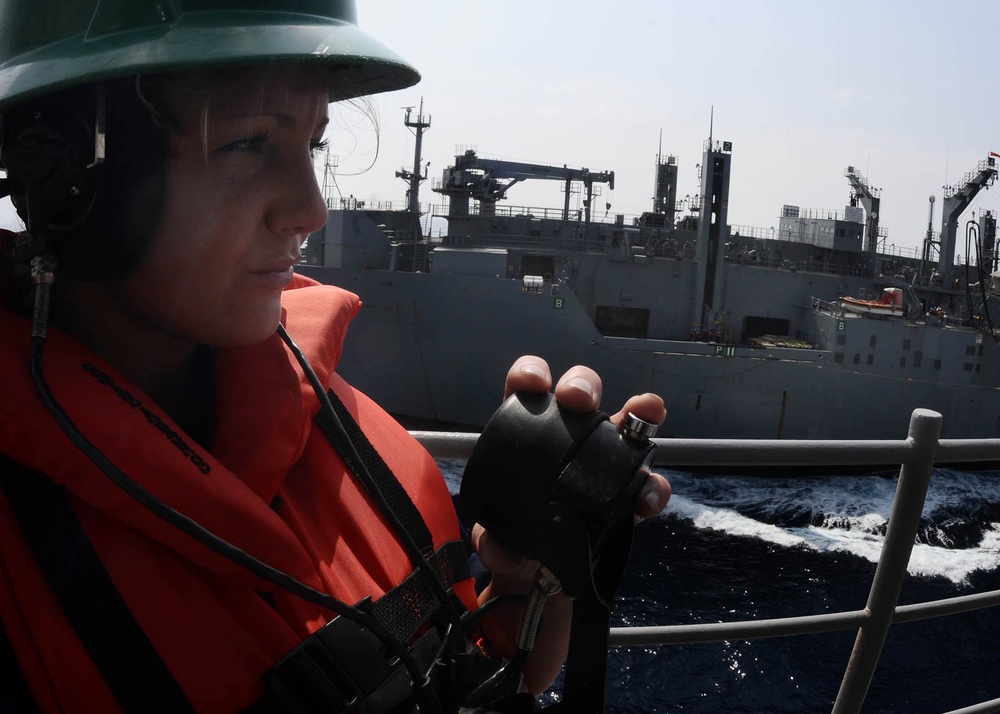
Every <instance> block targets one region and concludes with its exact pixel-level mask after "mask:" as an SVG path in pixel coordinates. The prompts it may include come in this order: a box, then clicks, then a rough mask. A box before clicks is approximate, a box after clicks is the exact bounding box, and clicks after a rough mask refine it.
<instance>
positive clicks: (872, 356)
mask: <svg viewBox="0 0 1000 714" xmlns="http://www.w3.org/2000/svg"><path fill="white" fill-rule="evenodd" d="M868 364H875V355H868Z"/></svg>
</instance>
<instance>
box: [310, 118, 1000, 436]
mask: <svg viewBox="0 0 1000 714" xmlns="http://www.w3.org/2000/svg"><path fill="white" fill-rule="evenodd" d="M427 123H428V124H429V119H428V120H427ZM418 136H419V135H418ZM732 160H733V148H732V144H731V143H729V142H726V141H718V140H715V139H709V140H708V141H706V142H705V145H704V150H703V156H702V163H701V164H700V166H701V173H700V180H701V185H700V195H698V196H696V197H694V198H693V199H692V198H691V197H688V198H687V199H685V200H684V201H683V202H678V201H677V194H678V188H677V165H676V160H675V159H674V158H673V157H672V156H667V157H664V156H662V155H661V154H658V155H657V159H656V171H655V185H654V198H653V206H652V210H650V211H648V212H646V213H643V214H642V215H640V216H638V217H634V218H630V219H628V220H626V218H625V216H623V215H615V216H610V217H608V218H607V219H605V218H604V217H603V216H601V215H599V211H596V210H594V209H595V199H596V197H597V196H598V195H599V187H600V186H601V185H608V186H609V187H613V182H614V172H612V171H590V170H589V169H586V168H570V167H567V166H562V167H559V166H547V165H536V164H525V163H517V162H510V161H499V160H492V159H485V158H482V157H480V156H478V154H477V152H476V151H474V150H465V151H462V152H460V153H458V154H457V155H456V157H455V162H454V164H453V165H452V166H449V167H448V168H447V169H445V171H444V172H443V174H442V177H441V179H440V181H439V182H437V183H436V185H435V186H434V190H435V191H436V192H438V193H439V194H441V195H443V196H444V197H446V198H447V199H448V209H447V211H444V212H440V213H439V217H441V218H444V219H446V220H447V226H448V227H447V231H446V233H445V234H444V235H442V236H433V237H432V236H429V235H426V234H425V232H424V231H423V230H422V220H421V219H422V215H421V214H422V211H421V210H419V203H415V202H414V192H415V186H416V185H417V184H415V183H414V182H412V181H411V193H409V194H408V199H409V200H408V204H407V207H406V208H405V209H401V210H400V209H395V210H393V209H388V208H381V207H377V206H356V205H345V206H341V207H333V208H332V209H331V211H330V221H329V222H328V224H327V227H326V228H325V229H324V230H323V231H321V232H320V233H317V234H314V235H313V236H311V237H310V239H309V242H308V248H309V252H308V255H307V258H306V263H305V264H303V265H301V266H300V270H301V272H303V273H305V274H307V275H310V276H312V277H315V278H317V279H319V280H321V281H323V282H328V283H333V284H337V285H341V286H343V287H346V288H348V289H351V290H354V291H355V292H357V293H358V294H359V295H360V296H361V298H362V300H363V302H364V308H363V309H362V311H361V313H360V315H359V316H358V318H357V319H356V320H355V322H354V323H353V324H352V326H351V330H350V334H349V338H348V340H347V344H346V345H345V351H344V357H343V360H342V363H341V368H340V369H341V372H342V373H343V374H344V376H345V377H347V378H348V379H349V380H350V381H352V382H353V383H354V384H356V385H357V386H358V387H360V388H361V389H362V390H364V391H367V392H368V393H369V394H371V396H373V397H374V398H375V399H376V400H377V401H379V402H380V403H382V404H383V405H385V406H387V407H388V408H389V410H390V411H391V412H393V413H395V414H396V415H398V416H399V417H400V418H401V420H402V421H404V423H407V424H408V425H411V426H426V425H429V424H434V425H442V426H443V425H447V426H451V427H456V426H457V427H467V428H470V429H476V428H478V427H481V426H482V425H483V424H484V423H485V421H486V420H487V419H488V418H489V416H490V415H491V414H492V412H493V410H494V409H495V408H496V406H497V403H498V399H499V397H498V394H497V391H498V386H497V385H498V384H499V383H500V381H501V380H502V378H503V374H505V372H506V369H507V367H509V365H510V363H511V361H512V360H513V359H514V358H516V357H517V356H519V355H521V354H526V353H533V354H539V355H542V356H544V357H546V359H548V360H549V361H550V363H551V364H552V367H553V370H554V371H559V370H562V369H565V368H567V367H569V366H571V365H572V364H577V363H582V364H588V365H590V366H592V367H594V368H595V369H597V370H598V371H599V372H600V373H601V375H602V377H603V378H604V380H605V401H606V403H609V404H614V403H615V402H617V401H620V400H621V399H623V398H624V397H626V396H627V395H629V394H633V393H635V392H637V391H653V392H657V393H659V394H661V395H663V397H664V399H665V400H666V401H667V403H668V407H669V410H670V415H669V417H668V420H667V423H666V425H665V427H664V431H665V432H667V433H669V434H671V435H676V436H688V437H709V436H711V437H729V438H783V437H787V438H901V437H902V436H904V435H901V434H899V433H897V431H898V429H899V428H900V427H899V425H900V424H905V423H906V419H907V417H908V415H909V414H910V412H911V411H912V410H913V409H914V408H917V407H925V408H930V409H934V410H936V411H939V412H941V413H942V414H943V415H944V435H945V436H947V437H996V436H1000V390H998V387H1000V360H998V359H997V357H998V354H1000V347H998V344H997V337H996V331H995V330H994V329H993V327H994V325H996V324H997V322H998V319H997V315H998V313H997V309H998V308H997V307H996V305H994V303H995V302H996V300H995V298H994V297H993V293H992V290H991V289H992V274H993V273H994V272H996V269H997V265H996V260H997V251H996V228H995V225H996V221H995V217H994V216H993V215H992V214H991V213H990V212H983V213H982V214H981V215H980V217H979V221H978V223H975V224H973V225H967V226H966V237H967V238H969V239H971V240H972V241H973V242H974V244H975V245H976V246H978V247H979V249H978V250H976V251H974V252H975V256H974V259H973V260H971V261H969V260H967V264H966V265H962V266H955V265H954V255H955V245H956V242H957V240H958V235H959V231H960V228H961V226H960V224H959V219H960V217H961V215H962V213H963V211H964V209H965V208H967V207H968V205H969V202H971V200H972V198H973V197H974V196H975V194H976V193H977V192H978V191H980V190H983V189H985V188H988V187H989V186H990V185H991V184H992V183H993V181H994V180H995V178H996V174H997V172H996V168H995V166H994V164H993V158H992V157H991V158H990V159H988V160H986V161H984V162H983V164H982V165H981V166H978V167H977V168H976V170H975V171H973V172H971V173H970V174H969V176H967V177H966V179H965V180H964V181H963V182H962V183H961V184H959V185H957V186H956V187H953V189H949V190H948V191H946V192H945V196H944V198H943V201H942V203H943V206H944V211H943V216H942V229H941V231H940V233H939V234H937V235H935V234H934V232H933V231H932V230H931V229H930V228H929V230H928V237H927V239H926V240H925V245H924V250H923V252H922V254H921V255H919V256H917V255H913V256H906V255H900V254H897V253H895V252H886V250H885V247H886V246H885V233H884V229H882V228H880V226H879V222H878V212H879V208H880V200H881V196H880V195H879V192H878V191H877V190H874V189H872V188H871V187H870V186H869V184H868V182H867V179H865V177H864V176H862V175H861V174H860V173H858V172H857V171H856V170H854V169H853V167H848V169H847V170H846V171H845V177H846V178H847V179H848V184H849V186H850V201H849V205H847V206H845V207H844V208H843V209H838V210H815V209H801V208H799V207H796V206H791V205H786V206H785V207H784V208H783V209H782V211H781V216H780V218H779V221H778V226H777V228H776V229H773V228H772V229H750V228H745V227H736V226H731V225H730V223H729V220H728V215H727V213H728V199H729V191H730V174H731V162H732ZM414 167H415V169H414V172H411V173H412V174H416V173H418V171H419V169H418V167H419V153H418V156H417V157H416V159H415V162H414ZM411 179H412V175H411ZM525 180H548V181H559V182H561V183H562V184H563V185H564V191H565V194H566V197H565V201H564V205H563V206H562V207H561V208H555V209H545V210H542V209H527V208H516V207H508V206H505V205H504V206H502V205H501V202H504V201H506V199H507V194H508V191H509V190H510V189H511V188H512V187H513V186H514V185H515V184H517V183H519V182H521V181H525ZM573 190H580V191H581V192H582V193H581V195H582V196H584V198H583V201H582V206H580V207H578V208H576V209H575V210H571V208H570V200H569V196H570V193H571V191H573ZM932 205H933V204H932ZM415 206H416V207H417V208H415ZM886 289H890V290H891V291H892V294H893V295H895V296H898V297H897V298H894V299H896V300H898V301H899V302H900V305H899V306H898V308H899V309H898V310H892V311H885V310H881V311H880V310H878V309H877V307H878V306H877V305H876V306H875V308H876V309H874V310H869V311H867V312H858V311H851V310H849V309H846V307H845V303H844V302H842V301H841V298H846V297H851V298H854V299H856V300H858V301H862V302H864V301H870V302H873V303H874V302H877V301H878V300H879V299H881V298H880V296H881V295H883V293H884V291H886Z"/></svg>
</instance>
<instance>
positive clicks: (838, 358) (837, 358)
mask: <svg viewBox="0 0 1000 714" xmlns="http://www.w3.org/2000/svg"><path fill="white" fill-rule="evenodd" d="M833 361H834V362H835V363H836V364H844V353H843V352H834V353H833Z"/></svg>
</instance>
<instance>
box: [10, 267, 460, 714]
mask: <svg viewBox="0 0 1000 714" xmlns="http://www.w3.org/2000/svg"><path fill="white" fill-rule="evenodd" d="M282 302H283V307H284V312H285V315H284V320H283V322H284V324H285V327H286V329H287V331H288V333H289V335H291V336H292V338H293V339H294V340H295V341H296V342H297V343H298V345H299V347H300V348H301V349H302V351H303V352H304V353H305V354H306V355H307V356H308V358H309V361H310V363H311V364H312V366H313V368H314V370H315V372H316V373H317V375H318V376H319V378H320V380H321V382H322V383H323V384H325V385H329V386H330V388H331V389H332V390H333V391H334V392H335V393H336V394H337V395H338V396H339V398H340V399H341V401H342V402H343V403H344V404H345V405H346V407H347V409H348V410H349V411H350V413H351V414H352V415H353V417H354V419H355V420H356V421H357V422H358V424H359V425H360V427H361V428H362V430H363V431H364V433H365V435H366V436H367V437H368V439H369V440H370V442H371V443H372V445H373V446H374V447H375V448H376V450H377V451H378V452H379V454H380V455H381V456H382V458H383V459H384V460H385V462H386V463H387V464H388V465H389V467H390V468H391V470H392V472H393V473H394V474H395V475H396V477H397V478H398V479H399V481H400V482H401V483H402V485H403V487H404V488H405V490H406V492H407V494H408V495H409V497H410V499H411V500H412V501H413V503H414V504H415V505H416V506H417V508H418V509H419V511H420V512H421V514H422V515H423V517H424V520H425V522H426V523H427V526H428V528H429V529H430V531H431V534H432V536H433V542H434V547H435V548H438V547H440V546H441V545H443V544H444V543H446V542H448V541H454V540H457V539H459V537H460V532H459V526H458V523H457V519H456V516H455V513H454V509H453V507H452V504H451V500H450V497H449V493H448V490H447V486H446V484H445V483H444V480H443V479H442V477H441V475H440V472H439V471H438V469H437V466H436V464H435V463H434V461H433V459H431V457H430V456H429V455H428V454H427V452H426V451H424V450H423V449H422V448H421V447H420V446H419V444H417V443H416V441H415V440H413V439H412V438H411V437H410V436H409V434H407V433H406V431H405V430H404V429H403V428H402V427H400V426H399V425H398V424H397V423H396V422H395V421H394V420H393V419H392V418H390V417H389V416H388V415H387V414H386V413H385V412H384V411H382V410H381V409H380V408H379V407H378V406H377V405H375V404H374V403H373V402H372V401H371V400H370V399H368V398H367V397H365V396H364V395H363V394H361V393H360V392H358V391H356V390H354V389H353V388H351V387H350V386H349V385H348V384H346V383H345V382H344V381H343V380H342V379H341V378H340V377H339V376H338V375H336V374H335V373H334V371H333V370H334V368H335V366H336V362H337V360H338V358H339V356H340V349H341V342H342V340H343V338H344V335H345V332H346V329H347V324H348V322H349V321H350V319H351V318H352V317H353V316H354V315H355V314H356V312H357V310H358V309H359V308H360V301H359V300H358V298H357V297H356V296H354V295H352V294H350V293H347V292H345V291H343V290H340V289H338V288H335V287H331V286H320V285H318V284H316V283H313V282H312V281H309V280H307V279H305V278H301V277H299V278H296V280H295V282H294V283H293V285H292V286H291V288H290V289H289V290H287V291H286V292H285V294H284V296H283V301H282ZM30 334H31V328H30V325H29V322H28V321H27V320H25V319H23V318H20V317H17V316H15V315H13V314H12V313H10V312H8V311H5V310H0V369H2V373H3V379H2V381H0V409H2V412H0V453H3V454H6V455H8V456H10V457H12V458H13V459H14V460H15V461H16V462H18V463H19V464H21V465H22V466H24V467H26V468H27V469H31V470H37V471H41V472H43V473H44V474H47V475H48V476H49V477H51V479H52V480H53V481H54V482H55V483H57V484H60V485H61V486H63V487H65V489H66V492H67V494H68V501H69V504H70V506H71V507H72V509H73V511H74V513H75V515H76V517H77V519H78V520H79V521H80V524H81V526H82V528H83V530H84V531H85V533H86V536H87V539H89V541H90V542H91V543H92V544H93V547H94V549H95V551H96V553H97V555H98V556H99V559H100V561H101V564H102V565H103V567H104V569H105V570H106V571H107V573H108V575H109V576H110V578H111V580H112V581H113V583H114V586H115V587H116V588H117V590H118V591H119V593H120V594H121V596H122V598H123V599H124V601H125V602H126V604H127V605H128V608H129V609H130V610H131V612H132V614H133V615H134V617H135V619H136V621H137V622H138V624H139V625H140V626H141V628H142V630H143V631H144V633H145V635H146V637H147V638H148V639H149V641H150V643H151V644H152V645H153V647H154V648H155V650H156V651H157V653H158V654H159V656H160V658H161V659H162V660H163V662H164V664H165V665H166V667H167V668H168V669H169V672H170V674H172V675H173V677H174V678H175V679H176V681H177V683H178V684H179V685H180V687H181V689H182V690H183V692H184V694H185V695H186V696H187V698H188V699H189V700H190V702H191V704H192V705H193V706H194V708H195V709H196V710H198V711H204V712H233V711H239V710H241V709H243V708H245V707H247V706H249V705H250V704H251V703H253V702H254V701H255V700H256V699H257V698H258V697H259V696H260V694H261V691H262V684H261V679H260V678H261V675H262V674H263V673H264V672H265V671H266V670H267V669H268V668H269V667H271V665H272V664H274V663H275V662H276V661H277V660H279V659H280V658H281V657H282V656H283V655H285V654H286V653H287V652H288V651H289V650H291V649H292V648H294V647H295V646H296V645H297V644H298V643H299V642H301V641H302V639H303V638H305V637H307V636H308V635H310V634H311V633H313V632H315V631H316V630H317V629H319V628H320V627H321V626H323V625H324V624H326V623H327V622H328V621H329V620H330V619H331V618H332V617H333V615H332V613H330V612H329V611H327V610H325V609H323V608H321V607H319V606H317V605H314V604H311V603H308V602H305V601H303V600H301V599H299V598H297V597H295V596H293V595H291V594H289V593H287V592H285V591H284V590H282V589H281V588H278V587H276V586H274V585H272V584H271V583H269V582H265V581H264V580H262V579H260V578H258V577H257V576H255V575H253V574H251V573H250V572H248V571H247V570H245V569H244V568H242V567H240V566H238V565H236V564H235V563H233V562H231V561H230V560H228V559H226V558H224V557H222V556H220V555H217V554H215V553H213V552H211V551H210V550H209V549H208V548H206V547H205V546H203V545H201V544H200V543H198V542H196V541H195V540H194V539H193V538H191V537H189V536H187V535H184V534H183V533H181V532H180V531H179V530H178V529H176V528H175V527H173V526H171V525H169V524H167V523H166V522H164V521H162V520H160V519H159V518H157V517H156V516H154V515H152V514H151V513H150V512H149V511H147V510H146V509H145V508H144V507H143V506H142V505H140V504H139V503H137V502H136V501H135V500H133V499H132V498H131V497H129V496H128V495H126V494H125V493H124V492H123V491H122V490H120V489H119V488H117V487H116V486H115V485H114V484H113V483H112V482H111V481H110V480H109V479H108V478H107V477H106V476H105V475H104V474H103V473H102V472H101V471H100V470H99V469H98V468H97V467H95V466H94V464H93V463H92V462H91V461H90V460H89V459H88V458H87V457H86V456H84V455H83V454H82V453H81V452H80V450H79V449H78V448H76V447H75V446H74V445H73V444H72V443H71V442H70V440H69V439H68V438H67V437H66V435H65V434H64V433H63V431H62V430H61V429H60V428H59V427H58V426H57V424H56V423H55V421H54V420H53V418H52V416H51V415H50V413H49V412H48V411H47V409H46V408H45V406H44V405H43V403H42V401H41V400H40V398H39V396H38V394H37V390H36V388H35V385H34V384H33V382H32V379H31V377H30V374H29V357H28V352H29V347H30V337H29V336H30ZM43 364H44V372H45V376H46V379H47V381H48V384H49V386H50V388H51V391H52V393H53V395H54V396H55V398H56V399H57V400H58V401H59V403H60V404H61V405H62V406H63V408H64V409H65V411H66V412H67V414H68V415H69V417H70V418H71V419H72V420H73V422H74V423H75V424H76V426H77V428H78V429H79V431H80V432H81V433H82V434H83V435H84V436H85V437H86V438H87V439H88V440H90V441H91V442H92V443H93V444H94V445H95V446H97V447H98V448H99V449H100V450H101V451H102V452H103V453H104V454H105V455H106V456H107V457H108V458H109V459H110V460H111V462H112V463H114V464H115V465H116V466H117V467H118V468H119V469H120V470H121V471H123V472H124V473H125V474H127V475H128V476H130V477H131V478H132V479H134V480H135V481H137V482H138V483H140V484H141V485H142V486H144V487H145V488H146V489H147V490H149V491H150V492H151V493H152V494H153V495H154V496H155V497H156V498H158V499H159V500H161V501H163V502H164V503H166V504H168V505H169V506H171V507H173V508H174V509H176V510H177V511H179V512H180V513H182V514H185V515H186V516H188V517H190V518H192V519H193V520H195V521H197V522H198V523H200V524H201V525H202V526H204V527H205V528H207V529H208V530H209V531H211V532H212V533H214V534H216V535H217V536H219V537H221V538H223V539H224V540H226V541H228V542H229V543H231V544H233V545H235V546H237V547H238V548H240V549H242V550H243V551H245V552H246V553H249V554H250V555H252V556H253V557H255V558H257V559H259V560H260V561H263V562H264V563H267V564H268V565H270V566H272V567H274V568H277V569H278V570H281V571H283V572H285V573H287V574H289V575H291V576H292V577H294V578H296V579H298V580H299V581H301V582H303V583H305V584H307V585H309V586H311V587H313V588H316V589H318V590H321V591H323V592H326V593H329V594H330V595H333V596H334V597H336V598H337V599H339V600H341V601H344V602H347V603H355V602H357V601H359V600H361V599H363V598H364V597H366V596H369V595H370V596H372V597H373V598H375V599H378V597H380V596H381V595H382V594H384V593H386V592H388V591H389V590H390V589H392V588H393V587H395V586H396V585H398V584H399V583H400V582H401V581H403V580H404V579H405V578H406V577H407V576H409V575H410V574H411V572H412V566H411V563H410V560H409V559H408V557H407V555H406V553H405V551H404V549H403V547H402V545H401V544H400V541H399V536H398V534H397V533H395V532H394V530H393V529H392V527H391V526H390V525H389V524H388V522H387V520H386V518H385V516H384V514H382V513H381V512H380V510H379V509H378V508H377V507H375V506H374V504H373V503H372V502H371V500H370V498H369V496H368V495H367V494H366V493H365V492H364V490H363V489H362V488H361V487H360V486H359V485H358V484H357V483H356V481H355V479H354V478H353V477H352V476H351V474H350V473H349V471H348V470H347V468H346V467H345V465H344V463H343V461H342V460H341V458H340V456H339V455H338V454H337V453H336V450H335V449H334V448H333V447H332V446H331V445H330V443H329V442H328V441H327V439H326V438H325V437H324V436H323V434H322V433H320V430H319V429H318V428H316V427H315V422H314V420H313V417H314V416H315V415H316V413H317V411H318V410H319V401H318V398H317V396H316V394H315V393H314V391H313V389H312V388H311V386H310V385H309V383H308V381H307V379H306V377H305V375H304V374H303V373H302V370H301V369H300V368H299V366H298V365H297V364H296V362H295V360H293V359H292V358H291V356H290V354H289V351H288V348H287V347H286V346H285V345H284V344H283V343H282V342H281V340H280V338H279V337H278V336H277V335H275V336H274V337H273V338H271V339H268V340H267V341H265V342H263V343H261V344H258V345H254V346H252V347H244V348H237V349H227V350H218V351H217V354H216V395H217V402H216V403H217V416H216V425H215V436H214V443H213V446H212V450H211V452H209V451H207V450H206V449H204V448H202V447H201V446H199V445H198V444H197V443H195V442H194V441H193V440H191V439H190V438H189V437H187V435H185V434H184V432H183V431H182V430H181V429H180V428H179V427H178V426H177V425H176V424H174V423H173V422H172V421H171V420H170V418H169V417H168V416H167V415H166V414H165V413H164V412H162V411H161V410H160V409H159V408H158V407H157V405H156V404H155V403H153V402H152V401H151V400H150V399H149V398H148V397H147V396H146V395H145V394H143V393H142V392H141V391H140V390H139V389H138V388H136V387H135V386H134V385H132V384H131V383H130V382H129V381H128V380H127V379H126V378H125V377H124V376H122V375H121V374H120V373H118V372H117V371H116V370H115V369H113V368H112V367H111V366H110V365H108V364H106V363H104V362H103V361H102V360H100V359H99V358H98V357H97V356H96V355H94V354H93V353H92V352H91V351H89V350H88V349H87V348H85V347H84V346H82V345H81V344H79V343H78V342H76V341H74V340H73V339H71V338H70V337H68V336H66V335H64V334H62V333H60V332H58V331H53V330H50V332H49V337H48V341H47V344H46V346H45V351H44V357H43ZM455 589H456V592H457V594H458V595H459V597H460V598H461V599H462V601H463V603H464V604H465V606H466V607H468V608H470V609H472V608H474V607H475V593H474V588H473V586H472V582H471V581H468V580H467V581H463V582H461V583H459V584H458V585H456V587H455ZM0 619H2V624H3V627H4V629H5V630H6V632H7V636H8V638H9V640H10V642H11V645H12V646H13V649H14V651H15V652H16V654H17V657H18V661H19V663H20V665H21V669H22V671H23V673H24V676H25V678H26V679H27V681H28V684H29V686H30V689H31V691H32V694H33V696H34V698H35V700H36V702H37V703H38V704H39V706H40V707H41V708H42V710H43V711H46V712H71V711H81V710H86V711H102V712H113V711H119V710H120V707H119V705H118V703H117V702H116V700H115V698H114V696H113V694H112V693H111V691H110V689H109V688H108V686H107V684H106V683H105V682H104V681H103V679H102V677H101V675H100V672H99V671H98V669H97V668H96V666H95V665H94V663H93V662H92V660H91V658H90V656H89V654H88V652H87V650H86V648H85V647H84V646H83V645H82V643H81V641H80V639H79V638H78V637H77V636H76V634H75V633H74V630H73V626H72V623H71V622H70V621H69V620H68V619H67V617H66V615H65V614H64V613H63V611H62V610H61V608H60V606H59V603H58V601H57V600H56V598H55V597H54V595H53V593H52V592H51V590H50V589H49V587H48V586H47V584H46V580H45V579H44V577H43V575H42V574H41V572H40V571H39V568H38V567H37V564H36V562H35V560H34V558H33V556H32V553H31V551H30V550H29V549H28V547H27V545H26V542H25V539H24V537H23V535H22V533H21V532H20V530H19V529H18V527H17V525H16V524H15V521H14V518H13V517H12V513H11V510H10V507H9V504H8V503H7V501H6V500H5V499H4V498H3V495H2V492H0Z"/></svg>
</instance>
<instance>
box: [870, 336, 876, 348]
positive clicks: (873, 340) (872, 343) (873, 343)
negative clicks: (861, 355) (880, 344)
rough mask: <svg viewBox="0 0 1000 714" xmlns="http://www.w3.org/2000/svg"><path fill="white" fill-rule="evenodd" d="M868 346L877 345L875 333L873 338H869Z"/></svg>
mask: <svg viewBox="0 0 1000 714" xmlns="http://www.w3.org/2000/svg"><path fill="white" fill-rule="evenodd" d="M868 346H869V347H875V335H872V336H871V338H869V340H868Z"/></svg>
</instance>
